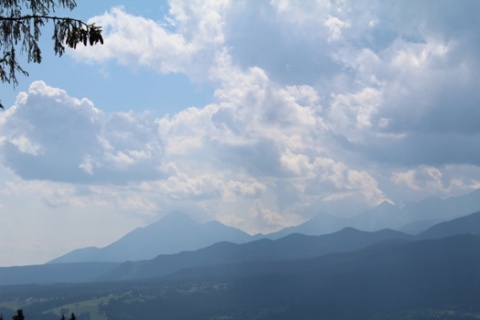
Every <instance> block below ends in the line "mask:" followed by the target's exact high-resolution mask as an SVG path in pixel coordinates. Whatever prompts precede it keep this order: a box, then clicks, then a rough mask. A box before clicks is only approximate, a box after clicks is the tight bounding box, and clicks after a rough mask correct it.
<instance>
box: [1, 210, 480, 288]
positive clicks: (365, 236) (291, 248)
mask: <svg viewBox="0 0 480 320" xmlns="http://www.w3.org/2000/svg"><path fill="white" fill-rule="evenodd" d="M458 235H477V236H480V212H477V213H474V214H470V215H467V216H465V217H461V218H457V219H454V220H451V221H447V222H443V223H440V224H438V225H435V226H433V227H431V228H430V229H428V230H426V231H424V232H422V233H420V234H419V235H408V234H405V233H402V232H399V231H394V230H390V229H384V230H380V231H375V232H367V231H359V230H356V229H353V228H345V229H343V230H341V231H338V232H335V233H332V234H328V235H321V236H307V235H301V234H291V235H289V236H286V237H284V238H280V239H277V240H271V239H266V238H264V239H259V240H255V241H251V242H248V243H243V244H235V243H231V242H218V243H215V244H213V245H211V246H208V247H205V248H202V249H199V250H195V251H184V252H181V253H177V254H163V255H158V256H157V257H156V258H154V259H151V260H144V261H136V262H134V261H131V262H124V263H119V262H118V263H112V262H82V263H52V264H46V265H38V266H27V267H9V268H0V284H2V285H7V284H8V285H13V284H28V283H44V284H45V283H56V282H71V283H85V282H92V281H126V280H128V281H138V280H142V279H149V278H161V277H166V276H173V275H174V274H176V273H178V272H182V270H190V271H192V270H197V269H198V270H197V271H192V272H193V273H192V274H196V273H197V272H200V273H202V272H204V271H200V269H202V268H214V269H217V268H223V267H226V266H239V268H240V269H242V267H240V266H241V265H250V264H252V263H253V264H258V263H261V262H263V263H266V264H267V265H270V264H271V265H275V264H276V262H278V263H284V262H285V261H296V260H304V259H313V258H318V257H322V256H328V255H329V254H334V253H335V254H336V253H341V252H344V253H348V252H351V253H352V254H354V255H355V254H356V253H355V252H357V251H358V250H362V249H364V248H368V247H369V246H373V247H378V248H383V247H390V248H391V249H392V250H396V249H395V248H396V247H397V246H398V245H400V244H404V243H410V242H422V241H431V240H432V239H445V238H447V237H452V236H453V237H455V236H458ZM372 250H374V251H375V250H377V249H372ZM379 250H380V249H379ZM381 250H383V249H381ZM479 251H480V250H479ZM282 261H283V262H282ZM199 268H200V269H199ZM229 272H230V271H229ZM183 276H186V275H185V274H184V273H183Z"/></svg>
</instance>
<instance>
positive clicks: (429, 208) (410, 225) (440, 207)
mask: <svg viewBox="0 0 480 320" xmlns="http://www.w3.org/2000/svg"><path fill="white" fill-rule="evenodd" d="M479 210H480V190H476V191H473V192H471V193H468V194H465V195H462V196H459V197H451V198H447V199H445V200H442V199H439V198H428V199H425V200H423V201H420V202H418V203H415V204H409V205H406V206H404V207H402V208H400V207H397V206H393V205H392V204H390V203H387V202H384V203H382V204H380V205H379V206H377V207H374V208H372V209H369V210H367V211H364V212H362V213H360V214H358V215H357V216H354V217H352V218H342V217H338V216H334V215H330V214H328V213H319V214H318V215H316V216H314V217H313V218H312V219H310V220H308V221H306V222H304V223H302V224H300V225H298V226H294V227H288V228H285V229H283V230H280V231H278V232H274V233H270V234H266V235H260V234H259V235H255V236H252V235H249V234H247V233H245V232H243V231H241V230H239V229H236V228H233V227H228V226H225V225H223V224H221V223H220V222H217V221H210V222H207V223H198V222H196V221H194V220H193V219H192V218H190V217H189V216H188V215H187V214H185V213H181V212H173V213H171V214H169V215H167V216H165V217H164V218H163V219H161V220H159V221H157V222H155V223H153V224H151V225H149V226H147V227H144V228H138V229H135V230H133V231H132V232H130V233H128V234H127V235H125V236H124V237H122V238H121V239H119V240H117V241H115V242H113V243H112V244H110V245H108V246H106V247H104V248H96V247H89V248H82V249H77V250H74V251H72V252H69V253H67V254H65V255H63V256H60V257H58V258H56V259H54V260H52V261H50V262H49V263H74V262H125V261H140V260H148V259H153V258H155V257H156V256H158V255H164V254H174V253H180V252H183V251H193V250H197V249H201V248H205V247H207V246H210V245H213V244H215V243H217V242H222V241H228V242H232V243H237V244H241V243H246V242H250V241H253V240H257V239H260V238H268V239H280V238H283V237H285V236H287V235H289V234H293V233H299V234H303V235H313V236H318V235H325V234H331V233H334V232H337V231H340V230H342V229H344V228H345V227H352V228H355V229H358V230H363V231H378V230H382V229H387V228H389V229H394V230H399V231H402V232H404V233H408V234H418V233H420V232H422V231H424V230H426V229H428V228H429V227H431V226H433V225H435V224H437V223H439V222H442V221H446V220H451V219H454V218H458V217H461V216H465V215H467V214H469V213H472V212H475V211H479Z"/></svg>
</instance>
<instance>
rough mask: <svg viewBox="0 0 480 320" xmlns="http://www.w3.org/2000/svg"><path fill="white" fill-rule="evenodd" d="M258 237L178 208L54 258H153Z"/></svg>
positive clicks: (86, 260) (55, 261) (86, 259)
mask: <svg viewBox="0 0 480 320" xmlns="http://www.w3.org/2000/svg"><path fill="white" fill-rule="evenodd" d="M253 239H254V237H252V236H251V235H249V234H248V233H246V232H243V231H241V230H239V229H235V228H232V227H228V226H225V225H223V224H221V223H219V222H217V221H210V222H207V223H198V222H196V221H194V220H193V219H192V218H190V217H189V216H188V215H187V214H185V213H182V212H174V213H171V214H169V215H167V216H166V217H164V218H163V219H161V220H160V221H157V222H155V223H153V224H151V225H149V226H147V227H144V228H138V229H135V230H133V231H132V232H130V233H128V234H127V235H125V236H124V237H122V238H121V239H119V240H118V241H115V242H114V243H112V244H110V245H108V246H106V247H104V248H101V249H99V248H96V247H89V248H84V249H79V250H74V251H72V252H70V253H67V254H66V255H64V256H61V257H59V258H57V259H54V260H52V261H50V263H70V262H107V261H108V262H123V261H136V260H145V259H152V258H154V257H156V256H157V255H159V254H170V253H178V252H182V251H186V250H196V249H200V248H204V247H206V246H209V245H212V244H214V243H216V242H220V241H230V242H234V243H243V242H247V241H251V240H253Z"/></svg>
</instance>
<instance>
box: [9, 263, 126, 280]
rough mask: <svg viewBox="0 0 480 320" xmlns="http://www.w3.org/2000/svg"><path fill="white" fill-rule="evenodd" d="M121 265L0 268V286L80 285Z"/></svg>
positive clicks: (99, 264) (93, 264) (76, 264)
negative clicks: (65, 283) (66, 283)
mask: <svg viewBox="0 0 480 320" xmlns="http://www.w3.org/2000/svg"><path fill="white" fill-rule="evenodd" d="M118 265H119V263H109V262H100V263H97V262H84V263H62V264H45V265H34V266H24V267H3V268H0V286H5V285H19V284H49V283H61V282H68V283H80V282H91V281H95V280H97V279H98V278H99V277H100V276H103V275H104V274H105V273H108V272H110V271H111V270H113V269H114V268H116V267H118Z"/></svg>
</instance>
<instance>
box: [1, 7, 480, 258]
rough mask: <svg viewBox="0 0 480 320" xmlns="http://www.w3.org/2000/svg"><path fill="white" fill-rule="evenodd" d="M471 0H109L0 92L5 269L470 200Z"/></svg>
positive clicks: (474, 43)
mask: <svg viewBox="0 0 480 320" xmlns="http://www.w3.org/2000/svg"><path fill="white" fill-rule="evenodd" d="M479 6H480V3H479V2H477V1H473V0H472V1H462V2H461V3H460V2H453V1H436V2H435V5H433V4H432V2H427V1H412V0H406V1H401V2H400V1H398V2H385V1H368V2H365V1H362V2H360V1H353V0H351V1H348V0H345V1H328V0H324V1H293V0H272V1H253V0H250V1H233V0H230V1H229V0H216V1H200V0H199V1H186V0H185V1H180V0H179V1H171V2H168V1H121V2H119V1H115V0H111V1H101V2H99V3H95V6H92V5H88V4H83V3H80V2H79V3H78V8H77V9H76V10H75V11H74V12H72V15H73V16H76V17H80V18H82V19H85V20H88V19H91V21H94V22H96V23H97V24H99V25H102V26H103V28H104V32H105V44H104V45H103V46H97V47H86V48H84V47H80V48H78V49H77V50H75V51H72V50H70V51H68V52H67V53H66V54H65V55H64V56H63V57H62V58H58V57H55V56H54V55H53V54H52V50H51V44H50V42H49V37H50V35H49V34H48V32H47V31H46V32H45V39H44V40H43V41H42V49H43V54H44V59H43V61H42V63H41V64H40V65H27V66H25V67H26V69H27V70H28V71H29V72H30V77H20V78H19V82H20V84H19V86H18V87H16V88H12V87H11V86H9V85H7V84H3V85H2V103H3V104H4V105H5V106H6V110H5V111H4V112H1V113H0V156H1V158H0V177H1V180H0V226H1V227H0V228H1V229H0V231H1V232H0V265H24V264H35V263H43V262H46V261H48V260H50V259H53V258H55V257H57V256H59V255H61V254H63V253H66V252H68V251H70V250H73V249H76V248H80V247H85V246H105V245H107V244H109V243H110V242H112V241H114V240H116V239H118V238H119V237H120V236H122V235H123V234H125V233H126V232H128V231H130V230H132V229H134V228H136V227H139V226H144V225H146V224H148V223H151V222H153V221H155V220H158V219H159V218H161V217H163V216H164V215H165V214H167V213H168V212H170V211H173V210H182V211H185V212H188V213H189V214H191V215H192V217H194V218H196V219H197V220H199V221H207V220H212V219H216V220H219V221H221V222H223V223H225V224H228V225H231V226H234V227H238V228H241V229H243V230H245V231H248V232H250V233H256V232H271V231H275V230H278V229H280V228H282V227H286V226H290V225H293V224H298V223H300V222H303V221H305V220H306V219H309V218H311V217H312V216H314V215H315V214H318V213H321V212H328V213H331V214H335V215H338V216H345V217H348V216H352V215H355V214H358V213H360V212H361V211H363V210H365V209H367V208H371V207H374V206H376V205H379V204H380V203H382V202H384V201H386V202H389V203H392V204H395V205H398V206H402V205H405V204H407V203H410V202H415V201H419V200H421V199H424V198H426V197H430V196H435V197H441V198H446V197H450V196H457V195H460V194H464V193H467V192H470V191H472V190H475V189H477V188H479V187H480V166H479V164H480V149H479V148H478V145H479V143H480V135H479V134H480V126H478V119H480V108H478V101H480V96H479V95H480V91H479V90H478V88H477V86H478V79H479V76H480V72H479V70H480V66H479V62H478V61H479V59H478V57H479V53H480V52H479V49H480V48H479V45H478V44H479V43H480V41H479V40H480V39H479V36H480V35H479V34H478V32H477V31H478V30H479V26H478V24H479V22H477V20H478V19H476V18H475V17H473V16H472V14H473V13H474V12H478V9H479Z"/></svg>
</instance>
